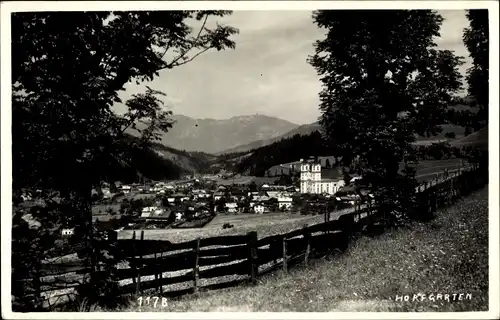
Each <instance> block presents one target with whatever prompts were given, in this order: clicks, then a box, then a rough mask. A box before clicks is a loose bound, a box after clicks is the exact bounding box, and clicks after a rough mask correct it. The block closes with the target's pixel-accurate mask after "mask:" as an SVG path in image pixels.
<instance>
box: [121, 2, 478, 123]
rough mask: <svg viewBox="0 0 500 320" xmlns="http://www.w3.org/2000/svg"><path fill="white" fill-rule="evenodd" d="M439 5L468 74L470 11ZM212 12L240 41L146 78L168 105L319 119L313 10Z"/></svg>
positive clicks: (446, 34) (446, 41) (445, 41)
mask: <svg viewBox="0 0 500 320" xmlns="http://www.w3.org/2000/svg"><path fill="white" fill-rule="evenodd" d="M439 13H440V14H441V15H442V16H443V18H444V19H445V20H444V21H443V24H442V26H441V37H440V38H438V39H436V43H437V44H438V46H439V48H441V49H447V50H453V51H455V54H456V55H459V56H463V57H464V58H465V64H464V65H462V66H461V67H460V71H461V72H462V73H463V74H465V70H466V69H467V68H468V67H469V66H470V64H471V60H470V58H469V53H468V51H467V49H466V48H465V46H464V44H463V42H462V34H463V29H464V28H466V27H468V21H467V19H466V17H465V11H463V10H445V11H439ZM212 19H213V20H212V21H211V23H212V24H214V23H215V22H216V21H217V22H218V23H220V24H227V25H230V26H233V27H235V28H238V29H239V34H237V35H234V36H233V37H232V39H233V40H234V41H235V42H236V49H235V50H228V51H219V52H217V51H215V50H214V51H208V52H205V53H204V54H202V55H200V56H198V57H197V58H196V59H195V60H193V61H191V62H190V63H187V64H185V65H182V66H180V67H177V68H174V69H172V70H163V71H161V72H160V74H159V77H157V78H156V79H155V80H153V81H152V82H150V83H148V84H147V85H148V86H150V87H151V88H153V89H157V90H161V91H163V92H165V93H166V94H167V97H166V98H163V100H164V102H165V106H166V107H167V108H169V109H170V110H172V111H173V113H174V114H183V115H186V116H189V117H193V118H213V119H228V118H231V117H233V116H239V115H252V114H263V115H268V116H274V117H278V118H281V119H284V120H288V121H290V122H293V123H295V124H307V123H311V122H314V121H316V120H317V119H318V117H319V116H320V111H319V108H318V106H319V98H318V93H319V92H320V91H321V83H320V81H319V76H318V75H317V74H316V71H315V70H314V68H313V67H312V66H311V65H309V64H308V63H307V61H306V59H307V57H308V56H310V55H312V54H313V53H314V49H313V43H314V41H315V40H318V39H323V38H324V34H325V30H323V29H319V28H318V27H317V26H316V25H315V24H314V23H313V20H312V15H311V12H310V11H296V10H294V11H234V12H233V14H232V15H231V16H227V17H223V18H220V17H219V18H212ZM144 86H145V85H140V86H137V85H135V82H134V83H133V84H132V83H129V84H128V85H127V86H126V87H125V88H126V91H125V92H124V93H122V94H121V97H122V99H123V101H125V100H126V99H127V98H128V97H130V95H132V94H134V93H138V92H143V91H144ZM117 111H118V112H120V111H122V107H117Z"/></svg>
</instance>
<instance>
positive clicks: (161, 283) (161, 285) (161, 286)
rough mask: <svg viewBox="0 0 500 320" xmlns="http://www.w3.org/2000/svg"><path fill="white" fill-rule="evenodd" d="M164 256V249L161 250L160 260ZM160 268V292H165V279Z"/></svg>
mask: <svg viewBox="0 0 500 320" xmlns="http://www.w3.org/2000/svg"><path fill="white" fill-rule="evenodd" d="M162 258H163V251H162V252H160V260H161V259H162ZM159 269H160V272H159V273H160V274H159V278H160V280H159V281H160V294H163V281H162V280H163V271H162V270H161V268H159Z"/></svg>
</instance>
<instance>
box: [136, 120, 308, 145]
mask: <svg viewBox="0 0 500 320" xmlns="http://www.w3.org/2000/svg"><path fill="white" fill-rule="evenodd" d="M171 118H172V119H173V120H175V123H174V124H173V127H172V128H171V129H170V130H169V131H168V132H165V133H163V134H162V137H161V143H162V144H163V145H165V146H169V147H172V148H175V149H178V150H186V151H201V152H205V153H211V154H215V153H219V152H221V151H223V150H226V149H229V148H232V147H236V146H239V145H244V144H248V143H251V142H253V141H257V140H263V139H271V138H275V137H279V136H281V135H283V134H285V133H286V132H289V131H290V130H293V129H295V128H297V127H299V126H298V125H297V124H294V123H291V122H289V121H286V120H283V119H279V118H276V117H271V116H267V115H262V114H255V115H241V116H234V117H231V118H229V119H195V118H191V117H189V116H185V115H182V114H174V115H172V116H171ZM142 126H145V125H144V124H143V125H142ZM139 127H141V125H139Z"/></svg>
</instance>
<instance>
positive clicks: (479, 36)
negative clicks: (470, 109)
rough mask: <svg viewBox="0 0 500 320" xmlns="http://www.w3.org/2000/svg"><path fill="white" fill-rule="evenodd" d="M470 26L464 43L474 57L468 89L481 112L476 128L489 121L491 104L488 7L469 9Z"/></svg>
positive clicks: (468, 78)
mask: <svg viewBox="0 0 500 320" xmlns="http://www.w3.org/2000/svg"><path fill="white" fill-rule="evenodd" d="M466 16H467V19H468V20H469V23H470V26H469V28H465V30H464V34H463V40H464V44H465V46H466V47H467V50H469V53H470V56H471V58H472V67H470V68H469V69H468V70H467V77H466V80H467V84H468V91H469V94H470V95H471V96H473V97H474V98H475V100H476V103H477V106H478V107H479V112H478V114H477V118H476V119H475V120H476V123H475V130H478V129H479V128H480V127H481V124H482V125H484V121H486V122H487V121H488V106H489V87H488V85H489V78H488V77H489V29H488V9H472V10H467V15H466Z"/></svg>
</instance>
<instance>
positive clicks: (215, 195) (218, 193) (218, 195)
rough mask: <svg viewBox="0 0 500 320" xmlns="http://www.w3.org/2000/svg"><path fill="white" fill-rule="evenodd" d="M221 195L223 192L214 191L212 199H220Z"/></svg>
mask: <svg viewBox="0 0 500 320" xmlns="http://www.w3.org/2000/svg"><path fill="white" fill-rule="evenodd" d="M223 196H224V193H222V192H216V193H214V200H215V201H217V200H220V199H221V198H222V197H223Z"/></svg>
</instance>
